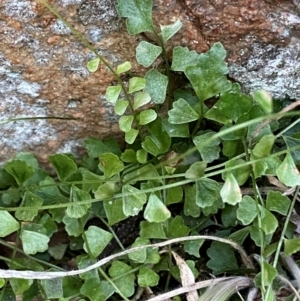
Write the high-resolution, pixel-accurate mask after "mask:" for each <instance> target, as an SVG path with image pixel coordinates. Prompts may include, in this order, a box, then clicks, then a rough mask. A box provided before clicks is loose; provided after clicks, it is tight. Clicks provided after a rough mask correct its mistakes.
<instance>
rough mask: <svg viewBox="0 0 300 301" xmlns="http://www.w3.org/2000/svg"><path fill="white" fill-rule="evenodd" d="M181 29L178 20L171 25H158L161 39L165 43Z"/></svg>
mask: <svg viewBox="0 0 300 301" xmlns="http://www.w3.org/2000/svg"><path fill="white" fill-rule="evenodd" d="M181 27H182V23H181V21H180V20H179V19H178V20H176V22H175V23H173V24H171V25H165V26H162V25H160V30H161V37H162V39H163V41H164V42H166V41H168V40H169V39H171V38H172V37H173V36H174V35H175V34H176V33H177V32H178V31H179V30H180V28H181Z"/></svg>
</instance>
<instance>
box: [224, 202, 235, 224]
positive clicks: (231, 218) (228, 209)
mask: <svg viewBox="0 0 300 301" xmlns="http://www.w3.org/2000/svg"><path fill="white" fill-rule="evenodd" d="M236 210H237V206H235V205H234V206H232V205H228V204H225V208H224V209H223V210H222V214H221V220H222V225H224V227H226V228H229V227H235V226H236V225H237V219H236Z"/></svg>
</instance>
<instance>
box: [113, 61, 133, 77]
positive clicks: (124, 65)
mask: <svg viewBox="0 0 300 301" xmlns="http://www.w3.org/2000/svg"><path fill="white" fill-rule="evenodd" d="M130 69H131V63H130V62H128V61H126V62H124V63H122V64H120V65H118V66H117V71H116V73H117V74H121V73H124V72H127V71H129V70H130Z"/></svg>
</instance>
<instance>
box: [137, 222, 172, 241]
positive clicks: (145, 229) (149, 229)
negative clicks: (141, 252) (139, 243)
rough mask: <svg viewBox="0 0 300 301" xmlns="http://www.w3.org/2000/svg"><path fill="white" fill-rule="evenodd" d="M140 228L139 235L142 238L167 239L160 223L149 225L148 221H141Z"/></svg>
mask: <svg viewBox="0 0 300 301" xmlns="http://www.w3.org/2000/svg"><path fill="white" fill-rule="evenodd" d="M140 227H141V231H140V235H141V237H143V238H157V239H166V238H167V236H166V234H165V231H164V228H163V225H162V223H150V222H148V221H142V222H141V223H140Z"/></svg>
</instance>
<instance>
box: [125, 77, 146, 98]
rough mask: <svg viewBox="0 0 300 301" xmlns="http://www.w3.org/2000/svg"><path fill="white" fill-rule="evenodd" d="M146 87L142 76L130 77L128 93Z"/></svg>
mask: <svg viewBox="0 0 300 301" xmlns="http://www.w3.org/2000/svg"><path fill="white" fill-rule="evenodd" d="M145 87H146V80H145V79H144V78H142V77H132V78H131V79H130V80H129V89H128V93H130V94H131V93H134V92H137V91H140V90H143V89H144V88H145Z"/></svg>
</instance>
